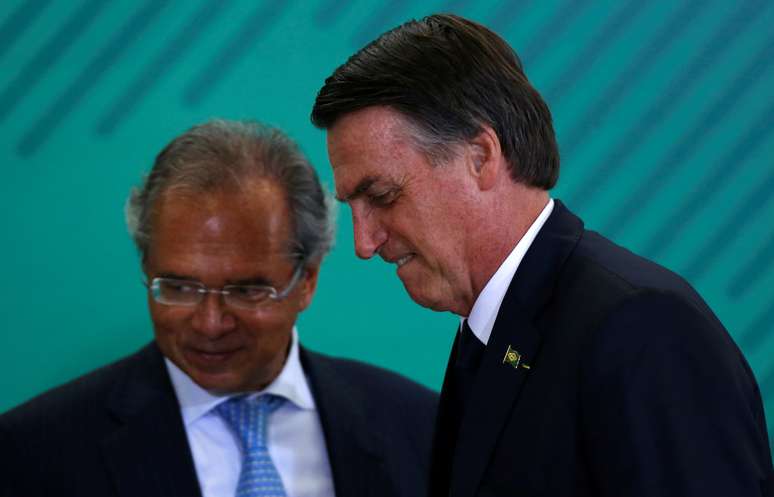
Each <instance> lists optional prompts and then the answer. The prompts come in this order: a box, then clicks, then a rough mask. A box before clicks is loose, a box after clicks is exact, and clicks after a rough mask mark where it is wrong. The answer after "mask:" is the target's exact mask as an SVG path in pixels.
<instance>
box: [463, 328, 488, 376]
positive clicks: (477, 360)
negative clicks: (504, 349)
mask: <svg viewBox="0 0 774 497" xmlns="http://www.w3.org/2000/svg"><path fill="white" fill-rule="evenodd" d="M485 351H486V345H484V344H483V343H482V342H481V340H479V339H478V337H477V336H476V335H475V334H474V333H473V330H472V329H471V328H470V325H469V324H468V320H467V319H466V320H465V321H464V322H463V325H462V331H460V340H459V344H458V345H457V361H456V365H457V366H458V367H462V368H464V369H467V370H471V371H475V370H477V369H478V366H479V364H481V359H482V358H483V357H484V352H485Z"/></svg>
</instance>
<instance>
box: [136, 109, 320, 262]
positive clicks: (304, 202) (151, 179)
mask: <svg viewBox="0 0 774 497" xmlns="http://www.w3.org/2000/svg"><path fill="white" fill-rule="evenodd" d="M251 178H268V179H272V180H274V181H276V182H277V183H278V184H279V185H280V186H281V187H282V188H283V189H284V191H285V194H286V196H287V200H288V206H289V209H290V216H291V222H292V225H293V227H292V235H291V240H290V247H289V248H288V250H289V253H290V254H291V255H292V256H293V257H295V258H298V259H303V260H305V261H307V262H311V263H315V262H320V261H321V260H322V258H323V257H324V256H325V254H326V253H327V252H328V251H329V250H330V248H331V246H332V244H333V237H334V230H335V203H334V202H332V200H331V197H330V194H328V193H327V192H326V191H324V190H323V188H322V186H321V185H320V181H319V179H318V177H317V173H316V172H315V170H314V168H313V167H312V165H311V164H310V163H309V161H308V160H307V158H306V157H305V156H304V155H303V154H302V153H301V151H300V149H299V148H298V145H296V143H295V142H293V140H291V139H290V138H289V137H288V136H287V135H285V134H284V133H283V132H282V131H280V130H278V129H275V128H272V127H269V126H265V125H263V124H260V123H257V122H253V121H227V120H222V119H216V120H212V121H209V122H206V123H204V124H200V125H198V126H194V127H193V128H191V129H189V130H188V131H186V132H185V133H183V134H182V135H180V136H178V137H177V138H175V139H174V140H172V141H171V142H170V143H169V144H168V145H167V146H166V147H165V148H164V149H163V150H162V151H161V152H160V153H159V154H158V155H157V156H156V160H155V162H154V164H153V168H152V169H151V171H150V173H149V174H148V175H147V176H146V177H145V179H144V180H143V182H142V184H141V185H139V186H138V187H136V188H133V189H132V191H131V193H130V195H129V199H128V200H127V203H126V222H127V226H128V228H129V233H130V234H131V235H132V238H133V239H134V242H135V244H136V245H137V249H138V250H139V252H140V255H141V256H142V259H143V261H145V257H146V255H147V252H148V248H149V246H150V241H151V238H152V236H153V225H152V221H153V215H152V214H153V210H154V208H155V206H156V203H157V202H158V200H159V199H160V198H161V196H162V195H163V194H165V193H167V192H169V191H172V190H175V191H178V190H181V191H187V192H197V193H198V192H210V191H214V190H217V189H220V188H227V187H236V188H240V187H241V186H242V185H243V183H244V181H245V180H248V179H251Z"/></svg>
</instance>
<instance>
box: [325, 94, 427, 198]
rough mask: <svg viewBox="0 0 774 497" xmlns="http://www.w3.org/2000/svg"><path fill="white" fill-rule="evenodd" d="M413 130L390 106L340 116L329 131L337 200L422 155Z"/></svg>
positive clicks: (329, 151) (328, 137) (329, 148)
mask: <svg viewBox="0 0 774 497" xmlns="http://www.w3.org/2000/svg"><path fill="white" fill-rule="evenodd" d="M412 129H413V127H412V126H411V125H410V124H409V122H408V120H407V119H406V118H405V117H404V116H403V115H402V114H400V113H399V112H397V111H395V110H393V109H391V108H389V107H367V108H365V109H361V110H358V111H355V112H352V113H350V114H346V115H344V116H343V117H341V118H340V119H339V120H338V121H336V123H335V124H334V125H333V126H332V127H331V128H330V129H329V130H328V134H327V142H328V157H329V159H330V163H331V167H332V168H333V175H334V181H335V184H336V197H337V198H338V199H340V200H346V199H347V198H348V197H349V196H351V195H352V194H353V193H354V192H355V191H356V190H358V189H359V188H360V187H362V183H363V182H374V181H378V180H379V179H381V178H383V177H385V176H390V175H392V174H395V173H396V172H398V170H399V169H400V168H401V167H402V166H403V165H405V164H408V163H413V162H415V161H416V159H417V158H418V157H417V156H419V155H422V153H421V152H420V151H419V150H418V148H417V147H416V145H415V142H414V140H413V139H412V136H411V132H412V131H411V130H412Z"/></svg>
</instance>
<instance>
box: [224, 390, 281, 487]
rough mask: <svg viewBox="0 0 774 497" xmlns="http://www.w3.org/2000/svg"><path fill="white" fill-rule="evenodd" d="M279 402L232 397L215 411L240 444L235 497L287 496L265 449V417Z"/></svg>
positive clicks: (272, 397) (268, 397)
mask: <svg viewBox="0 0 774 497" xmlns="http://www.w3.org/2000/svg"><path fill="white" fill-rule="evenodd" d="M282 402H284V399H283V398H282V397H278V396H276V395H271V394H265V395H261V396H259V397H257V398H247V397H234V398H232V399H229V400H227V401H226V402H223V403H222V404H220V405H218V406H217V407H216V408H215V409H214V411H215V412H216V413H217V414H218V415H219V416H220V417H221V418H223V420H224V421H226V423H227V424H228V425H229V426H230V427H231V430H232V431H233V432H234V434H235V435H236V436H237V437H238V438H239V440H240V442H241V444H242V470H241V471H240V472H239V483H238V484H237V490H236V497H247V496H251V497H286V495H285V488H284V487H283V486H282V480H281V479H280V475H279V473H278V472H277V468H276V467H275V466H274V463H273V462H272V460H271V457H270V456H269V449H268V448H267V446H266V421H267V418H268V417H269V414H270V413H271V412H273V411H274V410H275V409H277V408H278V407H279V406H280V404H282Z"/></svg>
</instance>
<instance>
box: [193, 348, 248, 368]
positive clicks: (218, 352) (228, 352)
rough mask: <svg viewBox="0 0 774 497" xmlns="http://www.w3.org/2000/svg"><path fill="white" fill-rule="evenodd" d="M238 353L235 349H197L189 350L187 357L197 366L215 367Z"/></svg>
mask: <svg viewBox="0 0 774 497" xmlns="http://www.w3.org/2000/svg"><path fill="white" fill-rule="evenodd" d="M238 351H239V349H238V348H236V349H212V350H207V349H197V348H189V349H188V356H189V358H191V359H193V360H194V361H195V362H197V363H199V364H202V365H203V364H207V365H216V364H219V363H223V362H226V361H228V360H229V359H231V358H232V357H233V356H234V354H236V353H237V352H238Z"/></svg>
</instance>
